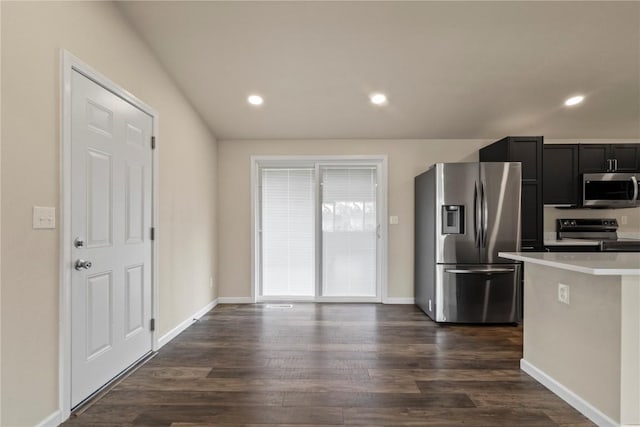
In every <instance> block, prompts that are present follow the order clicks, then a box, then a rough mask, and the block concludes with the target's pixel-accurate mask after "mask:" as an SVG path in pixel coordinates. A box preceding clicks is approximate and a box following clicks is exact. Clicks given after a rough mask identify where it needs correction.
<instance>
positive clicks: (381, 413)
mask: <svg viewBox="0 0 640 427" xmlns="http://www.w3.org/2000/svg"><path fill="white" fill-rule="evenodd" d="M344 421H345V424H346V425H371V424H378V425H394V426H456V425H457V426H459V425H465V426H482V427H487V426H508V427H513V426H519V427H524V426H544V427H550V426H555V425H556V424H555V423H554V422H553V421H552V420H551V419H550V418H549V417H547V416H546V415H545V414H544V413H543V412H542V411H529V410H517V409H513V410H512V409H491V410H487V409H449V408H447V409H413V408H346V409H345V410H344Z"/></svg>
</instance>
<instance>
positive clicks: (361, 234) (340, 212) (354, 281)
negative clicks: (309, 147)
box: [320, 166, 378, 297]
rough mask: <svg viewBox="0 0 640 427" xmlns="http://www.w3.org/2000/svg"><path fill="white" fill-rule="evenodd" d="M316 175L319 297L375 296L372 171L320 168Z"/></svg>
mask: <svg viewBox="0 0 640 427" xmlns="http://www.w3.org/2000/svg"><path fill="white" fill-rule="evenodd" d="M320 175H321V183H322V185H321V189H322V191H321V196H322V197H321V210H322V219H321V221H322V236H321V242H322V243H321V246H322V262H321V266H322V267H321V268H322V275H321V276H322V285H321V295H322V296H323V297H375V296H376V293H377V280H376V279H377V231H378V230H377V225H378V220H377V197H376V194H377V188H376V187H377V185H376V179H377V174H376V168H375V167H334V166H326V167H325V166H323V167H321V168H320Z"/></svg>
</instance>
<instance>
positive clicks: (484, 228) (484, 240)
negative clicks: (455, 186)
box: [480, 181, 489, 248]
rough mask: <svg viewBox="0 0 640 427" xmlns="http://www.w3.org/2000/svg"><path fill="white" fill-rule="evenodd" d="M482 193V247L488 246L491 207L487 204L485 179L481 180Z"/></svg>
mask: <svg viewBox="0 0 640 427" xmlns="http://www.w3.org/2000/svg"><path fill="white" fill-rule="evenodd" d="M480 195H481V205H482V227H481V228H482V231H481V233H480V235H481V237H482V242H481V243H482V247H483V248H486V247H487V224H488V221H489V219H488V217H489V207H488V206H487V198H486V195H485V191H484V181H482V182H480Z"/></svg>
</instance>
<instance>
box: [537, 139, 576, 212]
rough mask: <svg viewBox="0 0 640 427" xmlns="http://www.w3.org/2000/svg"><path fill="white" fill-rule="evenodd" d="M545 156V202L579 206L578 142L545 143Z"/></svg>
mask: <svg viewBox="0 0 640 427" xmlns="http://www.w3.org/2000/svg"><path fill="white" fill-rule="evenodd" d="M543 158H544V161H543V168H542V170H543V172H542V175H543V177H542V182H543V186H542V188H543V194H544V204H545V205H556V206H558V205H562V206H578V204H579V203H580V197H579V196H580V174H579V172H578V144H545V145H544V150H543Z"/></svg>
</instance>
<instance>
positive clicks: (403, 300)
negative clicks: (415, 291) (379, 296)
mask: <svg viewBox="0 0 640 427" xmlns="http://www.w3.org/2000/svg"><path fill="white" fill-rule="evenodd" d="M382 303H383V304H412V305H413V304H415V300H414V299H413V298H385V299H383V300H382Z"/></svg>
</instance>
